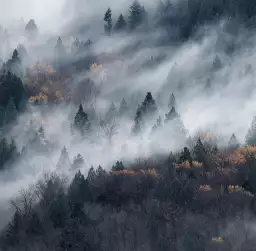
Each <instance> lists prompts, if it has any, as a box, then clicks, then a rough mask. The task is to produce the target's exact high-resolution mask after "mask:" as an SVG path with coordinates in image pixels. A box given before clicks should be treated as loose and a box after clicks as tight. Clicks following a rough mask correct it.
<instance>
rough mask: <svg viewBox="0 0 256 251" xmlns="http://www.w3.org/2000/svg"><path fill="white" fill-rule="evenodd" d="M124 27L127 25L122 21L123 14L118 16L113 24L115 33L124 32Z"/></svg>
mask: <svg viewBox="0 0 256 251" xmlns="http://www.w3.org/2000/svg"><path fill="white" fill-rule="evenodd" d="M126 26H127V23H126V21H125V19H124V16H123V14H120V16H119V17H118V19H117V22H116V24H115V31H117V32H120V31H124V30H125V29H126Z"/></svg>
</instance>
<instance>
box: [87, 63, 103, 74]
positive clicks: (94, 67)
mask: <svg viewBox="0 0 256 251" xmlns="http://www.w3.org/2000/svg"><path fill="white" fill-rule="evenodd" d="M102 70H103V66H102V65H101V64H96V63H93V64H92V65H91V66H90V71H91V72H94V73H97V72H101V71H102Z"/></svg>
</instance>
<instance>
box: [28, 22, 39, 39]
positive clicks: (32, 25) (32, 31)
mask: <svg viewBox="0 0 256 251" xmlns="http://www.w3.org/2000/svg"><path fill="white" fill-rule="evenodd" d="M25 31H26V33H27V35H28V37H29V38H30V39H34V38H35V37H36V36H37V34H38V28H37V25H36V22H35V20H34V19H30V20H29V22H28V23H27V25H26V27H25Z"/></svg>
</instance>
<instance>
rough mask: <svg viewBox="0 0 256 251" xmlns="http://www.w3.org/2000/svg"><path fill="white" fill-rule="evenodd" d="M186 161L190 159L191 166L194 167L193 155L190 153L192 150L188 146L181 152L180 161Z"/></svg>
mask: <svg viewBox="0 0 256 251" xmlns="http://www.w3.org/2000/svg"><path fill="white" fill-rule="evenodd" d="M185 161H188V162H189V164H190V166H191V167H192V165H193V164H192V157H191V154H190V151H189V149H188V148H187V147H184V149H183V151H182V153H181V156H180V162H181V163H182V162H185Z"/></svg>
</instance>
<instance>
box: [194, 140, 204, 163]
mask: <svg viewBox="0 0 256 251" xmlns="http://www.w3.org/2000/svg"><path fill="white" fill-rule="evenodd" d="M193 153H194V155H195V158H196V160H197V161H199V162H203V161H204V160H205V156H206V150H205V148H204V145H203V143H202V141H201V139H200V138H198V140H197V142H196V145H195V147H194V149H193Z"/></svg>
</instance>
